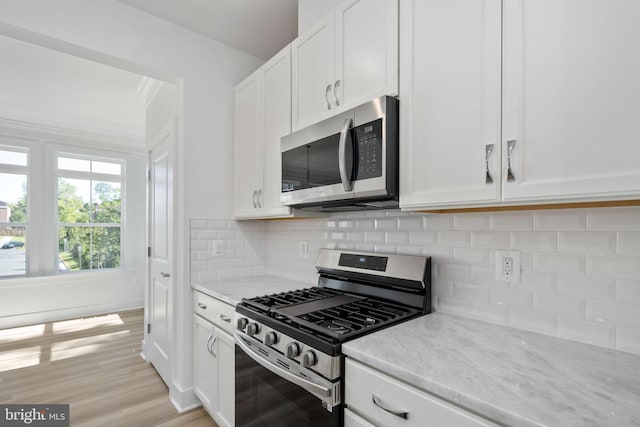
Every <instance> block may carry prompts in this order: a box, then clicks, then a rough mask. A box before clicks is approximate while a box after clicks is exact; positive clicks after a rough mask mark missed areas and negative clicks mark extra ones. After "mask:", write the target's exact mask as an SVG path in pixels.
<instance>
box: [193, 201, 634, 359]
mask: <svg viewBox="0 0 640 427" xmlns="http://www.w3.org/2000/svg"><path fill="white" fill-rule="evenodd" d="M190 235H191V246H190V254H191V263H192V266H191V267H192V268H191V277H192V280H215V279H221V278H223V279H224V278H227V277H233V278H235V277H240V276H243V275H259V274H264V273H265V272H267V271H268V272H270V273H275V274H280V275H285V276H286V277H291V278H297V279H299V280H311V281H313V280H314V277H316V273H315V261H316V260H315V253H316V252H317V251H318V249H319V248H324V247H328V248H346V249H349V250H357V251H365V252H374V251H377V252H383V253H399V254H408V255H416V254H424V255H427V256H431V257H432V277H433V284H432V285H433V301H434V304H436V305H437V310H439V311H443V312H447V313H452V314H457V315H460V316H466V317H470V318H474V319H480V320H485V321H489V322H494V323H500V324H508V325H510V326H512V327H516V328H521V329H526V330H530V331H535V332H539V333H543V334H547V335H553V336H562V337H565V338H569V339H573V340H578V341H583V342H591V343H594V344H596V345H600V346H605V347H613V346H615V347H616V348H618V349H621V350H625V351H631V352H635V353H638V354H640V343H639V341H640V332H639V331H640V319H639V318H638V314H636V313H638V312H640V207H633V208H604V209H589V210H587V209H572V210H551V211H514V212H494V213H473V214H466V213H465V214H437V215H433V214H424V213H419V212H411V213H407V212H400V211H397V210H394V211H370V212H349V213H336V214H331V216H330V217H328V218H327V217H325V218H323V219H309V220H295V221H286V220H284V221H233V220H223V219H216V220H206V219H196V220H192V221H191V232H190ZM218 239H221V240H224V241H225V252H224V255H223V256H219V257H214V256H213V253H212V248H213V246H212V241H213V240H218ZM300 240H305V241H307V243H308V247H309V256H308V257H307V258H300V257H299V256H298V250H299V249H298V242H299V241H300ZM500 249H503V250H508V249H514V250H519V251H521V264H522V265H521V267H522V271H521V274H522V276H521V283H510V284H508V283H504V282H498V281H496V280H495V271H494V268H493V265H494V259H493V258H494V253H495V250H500ZM292 260H293V262H292ZM613 331H615V335H614V332H613Z"/></svg>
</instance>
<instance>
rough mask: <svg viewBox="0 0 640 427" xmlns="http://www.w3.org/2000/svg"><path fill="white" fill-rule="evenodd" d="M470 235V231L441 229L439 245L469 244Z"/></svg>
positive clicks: (460, 245) (455, 245)
mask: <svg viewBox="0 0 640 427" xmlns="http://www.w3.org/2000/svg"><path fill="white" fill-rule="evenodd" d="M469 236H470V235H469V232H468V231H439V232H438V245H439V246H450V247H465V246H469V239H470V237H469Z"/></svg>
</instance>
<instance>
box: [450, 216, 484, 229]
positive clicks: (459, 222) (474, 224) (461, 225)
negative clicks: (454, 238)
mask: <svg viewBox="0 0 640 427" xmlns="http://www.w3.org/2000/svg"><path fill="white" fill-rule="evenodd" d="M489 226H490V217H489V216H488V215H485V214H458V215H454V216H453V228H454V230H489Z"/></svg>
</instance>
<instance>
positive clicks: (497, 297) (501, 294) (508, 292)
mask: <svg viewBox="0 0 640 427" xmlns="http://www.w3.org/2000/svg"><path fill="white" fill-rule="evenodd" d="M532 300H533V295H532V293H531V291H526V290H521V289H514V288H506V287H499V286H491V287H490V288H489V301H490V302H491V304H495V305H499V306H502V307H511V308H518V309H524V310H531V307H532Z"/></svg>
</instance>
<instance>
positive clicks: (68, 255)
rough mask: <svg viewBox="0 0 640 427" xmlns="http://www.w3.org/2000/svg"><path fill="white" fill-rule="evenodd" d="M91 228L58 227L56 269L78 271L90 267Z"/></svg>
mask: <svg viewBox="0 0 640 427" xmlns="http://www.w3.org/2000/svg"><path fill="white" fill-rule="evenodd" d="M90 253H91V228H90V227H59V228H58V270H59V271H79V270H88V269H90V268H91V259H90V257H89V254H90Z"/></svg>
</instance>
